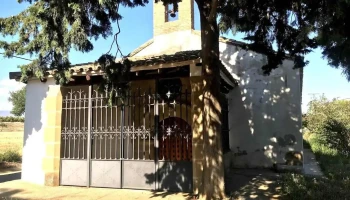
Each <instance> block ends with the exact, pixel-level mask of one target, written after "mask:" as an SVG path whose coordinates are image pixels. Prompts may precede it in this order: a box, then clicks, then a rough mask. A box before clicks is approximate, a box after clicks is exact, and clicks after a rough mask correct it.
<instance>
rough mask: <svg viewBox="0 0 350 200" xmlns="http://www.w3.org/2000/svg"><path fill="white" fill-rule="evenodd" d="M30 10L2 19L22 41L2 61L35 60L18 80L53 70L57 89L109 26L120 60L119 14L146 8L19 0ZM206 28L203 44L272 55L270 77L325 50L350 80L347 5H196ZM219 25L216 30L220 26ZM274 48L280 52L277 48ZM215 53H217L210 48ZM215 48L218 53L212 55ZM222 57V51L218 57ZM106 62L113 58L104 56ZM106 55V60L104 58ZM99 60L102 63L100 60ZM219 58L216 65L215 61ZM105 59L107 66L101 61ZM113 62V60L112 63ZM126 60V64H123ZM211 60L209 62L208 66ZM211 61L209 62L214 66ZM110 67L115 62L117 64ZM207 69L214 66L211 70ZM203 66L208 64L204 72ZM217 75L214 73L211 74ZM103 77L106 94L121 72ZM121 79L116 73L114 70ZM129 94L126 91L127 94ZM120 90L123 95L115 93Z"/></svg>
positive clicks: (2, 45)
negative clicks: (228, 42) (239, 35)
mask: <svg viewBox="0 0 350 200" xmlns="http://www.w3.org/2000/svg"><path fill="white" fill-rule="evenodd" d="M18 2H19V3H22V2H29V3H31V5H30V6H29V7H28V8H27V9H25V10H24V11H22V12H21V13H19V14H17V15H15V16H8V17H5V18H0V33H1V34H2V35H3V36H15V35H16V36H18V39H17V40H14V41H4V40H0V49H3V50H5V55H6V56H7V57H11V56H14V55H27V54H30V55H33V56H34V57H35V59H34V60H33V61H32V62H30V63H29V64H26V65H22V66H21V72H22V76H21V80H22V81H23V82H26V81H27V80H28V78H29V77H32V76H36V77H38V78H39V79H41V80H44V79H45V78H46V77H45V76H46V72H47V71H48V70H56V71H57V73H55V79H56V82H57V83H59V84H62V85H64V84H66V83H68V82H69V81H70V75H71V74H70V72H69V68H70V61H69V52H70V51H71V50H72V48H73V49H75V50H77V51H81V52H89V51H91V50H93V48H94V46H93V44H92V40H94V39H95V40H96V39H98V38H99V37H103V38H107V37H108V36H111V35H112V31H113V30H112V23H114V22H116V23H117V25H118V30H117V33H116V34H115V35H114V42H116V46H117V49H118V50H117V53H118V52H119V53H120V49H119V45H118V34H119V32H120V29H119V24H118V20H120V19H121V18H122V16H121V15H120V13H119V6H120V5H121V6H125V7H135V6H144V5H145V4H147V3H149V0H119V1H115V0H99V1H93V0H84V1H83V0H65V1H49V0H19V1H18ZM155 2H162V3H163V4H164V5H167V4H173V8H174V10H173V11H174V12H177V11H178V3H179V2H180V0H156V1H155ZM196 2H197V5H198V9H199V13H200V18H201V20H200V22H201V28H202V29H206V30H205V31H204V32H207V33H209V32H210V33H211V32H214V33H213V34H205V35H203V37H213V38H207V39H206V38H203V41H218V37H219V30H218V28H217V27H219V28H220V29H221V31H227V30H235V31H238V32H243V33H245V34H246V40H248V41H250V42H251V43H250V44H248V45H247V47H249V48H250V49H252V50H255V51H257V52H260V53H263V54H265V55H267V58H268V62H267V64H266V65H265V66H263V70H264V72H265V73H266V74H269V73H270V72H271V70H272V69H275V68H277V67H278V66H279V65H280V64H282V61H283V60H284V59H286V58H287V57H289V55H290V56H292V57H293V58H294V63H295V67H297V68H299V67H304V66H305V65H306V64H307V63H308V61H305V60H304V55H305V54H307V53H309V52H310V51H312V49H314V48H316V47H321V48H322V49H323V55H324V56H325V57H326V58H328V60H329V63H330V64H331V65H332V66H334V67H342V68H343V71H344V73H345V74H346V75H348V78H349V80H350V67H349V66H350V63H349V62H350V38H349V37H348V36H349V35H350V29H349V30H348V29H345V28H344V27H348V26H350V14H348V13H349V12H348V10H349V9H350V2H349V1H348V0H338V1H334V0H324V1H315V0H292V1H280V0H259V1H254V0H252V1H248V0H222V1H212V0H196ZM217 17H219V24H217V22H216V19H217ZM274 45H275V46H276V47H277V51H275V49H274V48H273V47H274ZM206 46H208V47H207V48H211V46H212V45H206ZM215 46H217V45H213V48H214V47H215ZM213 50H214V49H203V51H202V54H203V55H202V56H203V57H206V56H209V57H210V58H211V57H213V59H217V60H218V59H219V58H218V56H217V55H218V52H216V53H215V52H213ZM215 51H218V49H215ZM106 52H107V53H106V54H105V55H103V56H102V57H105V56H106V55H109V54H110V51H107V50H106ZM101 54H103V52H102V53H101ZM102 57H101V58H102ZM214 57H215V58H214ZM102 59H103V58H102ZM109 60H111V59H109ZM126 60H127V59H124V60H123V61H126ZM207 60H208V61H207ZM210 60H211V59H205V60H204V62H209V61H210ZM112 62H115V61H114V60H113V61H112ZM207 64H209V63H207ZM204 65H205V64H204ZM115 67H120V68H122V69H120V70H119V71H123V70H124V69H129V68H130V65H129V64H128V62H120V64H118V65H117V64H112V65H111V66H110V67H109V68H110V69H115ZM210 67H215V66H210ZM112 71H114V72H111V73H109V75H106V76H104V78H105V81H104V83H105V85H104V86H103V88H108V92H109V94H112V93H113V89H115V86H113V85H114V82H115V81H119V80H116V79H115V77H116V76H119V75H118V72H116V71H115V70H112ZM117 71H118V70H117ZM122 87H124V86H122ZM117 88H118V87H117Z"/></svg>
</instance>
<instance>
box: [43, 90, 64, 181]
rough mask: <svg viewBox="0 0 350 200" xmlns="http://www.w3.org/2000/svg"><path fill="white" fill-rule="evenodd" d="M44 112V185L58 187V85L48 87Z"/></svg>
mask: <svg viewBox="0 0 350 200" xmlns="http://www.w3.org/2000/svg"><path fill="white" fill-rule="evenodd" d="M45 112H46V114H47V119H46V124H44V142H45V157H44V158H43V166H42V167H43V171H44V173H45V185H47V186H58V185H59V173H60V171H59V169H60V148H61V115H62V94H61V88H60V86H59V85H50V86H49V89H48V92H47V96H46V99H45Z"/></svg>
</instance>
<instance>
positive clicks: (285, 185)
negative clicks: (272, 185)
mask: <svg viewBox="0 0 350 200" xmlns="http://www.w3.org/2000/svg"><path fill="white" fill-rule="evenodd" d="M308 144H310V147H311V149H312V151H313V152H314V154H315V156H316V159H317V160H318V162H319V163H320V167H321V169H322V171H323V173H324V175H325V177H322V178H313V177H305V176H303V175H300V174H286V175H284V176H283V180H282V191H283V193H284V196H285V198H286V199H298V200H299V199H311V200H312V199H315V200H316V199H317V200H318V199H330V200H338V199H350V190H349V188H350V159H349V158H348V157H346V156H344V155H341V154H340V153H338V152H337V151H336V150H334V149H331V148H329V147H327V146H325V145H322V144H321V143H320V142H319V141H318V140H317V138H312V139H310V140H309V141H308Z"/></svg>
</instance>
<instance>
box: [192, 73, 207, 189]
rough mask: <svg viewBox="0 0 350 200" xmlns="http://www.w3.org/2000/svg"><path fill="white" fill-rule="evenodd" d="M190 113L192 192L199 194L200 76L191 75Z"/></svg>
mask: <svg viewBox="0 0 350 200" xmlns="http://www.w3.org/2000/svg"><path fill="white" fill-rule="evenodd" d="M191 90H192V91H191V105H192V106H191V107H192V108H191V113H192V165H193V167H192V169H193V193H194V194H195V195H198V194H199V191H200V188H203V186H202V183H203V180H202V173H203V148H204V141H203V132H202V131H203V125H204V124H203V110H202V108H203V79H202V78H201V77H200V76H195V77H191Z"/></svg>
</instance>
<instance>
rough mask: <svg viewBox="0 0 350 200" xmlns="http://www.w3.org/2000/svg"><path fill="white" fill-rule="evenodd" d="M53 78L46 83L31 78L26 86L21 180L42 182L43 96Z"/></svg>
mask: <svg viewBox="0 0 350 200" xmlns="http://www.w3.org/2000/svg"><path fill="white" fill-rule="evenodd" d="M50 85H56V84H55V82H54V80H53V79H49V80H48V81H47V82H46V83H42V82H40V81H39V80H31V81H29V82H28V84H27V86H26V90H27V91H26V92H27V93H26V104H25V105H26V108H25V123H24V141H23V157H22V180H24V181H29V182H32V183H37V184H44V182H45V174H44V171H43V158H44V157H45V142H44V127H45V124H46V119H47V114H46V112H45V98H46V96H47V92H48V88H49V86H50Z"/></svg>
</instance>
